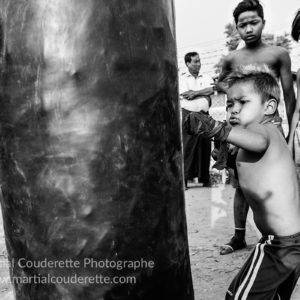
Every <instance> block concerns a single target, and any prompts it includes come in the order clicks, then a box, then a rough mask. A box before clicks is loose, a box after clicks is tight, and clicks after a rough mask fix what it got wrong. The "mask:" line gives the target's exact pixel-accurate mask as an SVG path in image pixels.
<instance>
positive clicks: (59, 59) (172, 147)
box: [0, 0, 193, 300]
mask: <svg viewBox="0 0 300 300" xmlns="http://www.w3.org/2000/svg"><path fill="white" fill-rule="evenodd" d="M1 17H2V20H1V21H2V25H3V32H2V40H1V43H2V44H1V49H2V53H1V55H2V60H1V62H2V64H1V86H0V89H1V94H0V96H1V98H0V126H1V132H0V139H1V140H0V155H1V157H0V162H1V188H2V193H3V200H2V211H3V219H4V228H5V234H6V244H7V250H8V255H9V259H10V262H11V277H12V281H13V284H14V290H15V294H16V299H18V300H19V299H21V300H23V299H24V300H27V299H28V300H29V299H31V300H33V299H34V300H47V299H49V300H61V299H62V300H77V299H84V300H90V299H91V300H100V299H118V300H120V299H130V300H134V299H141V300H148V299H149V300H159V299H162V300H168V299H172V300H176V299H178V300H192V299H193V288H192V280H191V272H190V263H189V252H188V243H187V231H186V218H185V210H184V192H183V183H182V182H183V179H182V158H181V139H180V124H179V123H180V120H179V108H178V101H177V99H178V93H177V63H176V50H175V49H176V47H175V30H174V11H173V3H172V0H139V1H138V0H1Z"/></svg>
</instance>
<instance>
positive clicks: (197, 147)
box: [179, 52, 214, 188]
mask: <svg viewBox="0 0 300 300" xmlns="http://www.w3.org/2000/svg"><path fill="white" fill-rule="evenodd" d="M184 61H185V64H186V66H187V70H186V71H185V72H183V73H182V74H180V76H179V93H180V104H181V108H182V120H184V119H185V116H186V115H187V114H189V113H190V112H191V111H194V112H198V111H203V112H205V113H207V114H208V110H209V107H210V105H211V99H210V95H212V94H213V93H214V91H213V84H214V81H213V79H212V78H211V77H210V76H208V75H202V74H200V69H201V60H200V57H199V54H198V53H197V52H189V53H187V54H186V55H185V57H184ZM182 136H183V154H184V177H185V187H186V188H187V183H188V180H193V179H194V178H197V179H198V182H199V183H203V186H204V187H209V186H211V183H210V175H209V166H210V154H211V142H210V140H208V139H206V138H204V137H200V136H192V135H188V134H187V133H185V132H184V130H182Z"/></svg>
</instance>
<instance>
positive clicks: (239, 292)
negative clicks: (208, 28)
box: [185, 71, 300, 300]
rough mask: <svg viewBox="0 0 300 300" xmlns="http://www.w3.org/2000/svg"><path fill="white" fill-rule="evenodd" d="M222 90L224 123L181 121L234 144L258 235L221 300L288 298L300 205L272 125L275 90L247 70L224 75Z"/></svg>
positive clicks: (299, 263) (295, 272) (299, 254)
mask: <svg viewBox="0 0 300 300" xmlns="http://www.w3.org/2000/svg"><path fill="white" fill-rule="evenodd" d="M227 94H228V100H227V115H228V119H229V124H228V123H226V122H218V121H215V120H213V119H212V118H211V117H210V116H207V115H205V114H203V113H191V114H190V115H189V116H188V117H187V118H186V121H185V128H186V130H187V131H188V132H190V134H201V135H205V136H207V137H209V138H213V137H214V138H215V139H216V140H220V141H227V142H229V143H231V144H233V145H235V146H237V147H238V148H239V150H238V155H237V160H236V164H237V172H238V177H239V183H240V187H241V190H242V192H243V194H244V196H245V198H246V200H247V202H248V203H249V204H250V206H251V208H252V210H253V215H254V221H255V224H256V226H257V228H258V229H259V230H260V232H261V234H262V238H261V239H260V241H259V242H258V244H257V245H256V247H255V249H254V250H253V252H252V254H251V255H250V257H249V258H248V260H247V261H246V263H245V264H244V266H243V267H242V269H241V270H240V272H239V273H238V274H237V276H236V277H235V278H234V280H233V281H232V283H231V284H230V286H229V289H228V291H227V294H226V300H230V299H235V300H237V299H247V300H271V299H290V296H291V294H292V291H293V289H294V287H295V284H296V282H297V279H298V277H299V275H300V203H299V191H298V184H297V176H296V169H295V166H294V162H293V159H292V156H291V153H290V151H289V148H288V146H287V144H286V141H285V139H284V137H283V136H282V134H281V133H280V132H279V130H278V129H277V127H276V124H275V123H276V122H277V120H276V119H278V117H276V111H277V106H278V102H279V99H280V89H279V86H278V83H277V81H276V79H275V78H274V77H273V76H272V75H270V73H266V72H263V71H249V72H244V73H232V74H231V75H229V77H228V90H227Z"/></svg>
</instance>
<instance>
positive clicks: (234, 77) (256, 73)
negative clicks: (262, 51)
mask: <svg viewBox="0 0 300 300" xmlns="http://www.w3.org/2000/svg"><path fill="white" fill-rule="evenodd" d="M224 81H225V82H226V83H227V86H228V88H230V87H232V86H233V85H234V84H236V83H241V82H249V81H250V82H253V86H254V89H255V90H256V91H257V93H258V94H260V95H261V96H262V101H263V103H264V102H266V101H267V100H269V99H271V98H273V99H275V100H276V101H277V103H279V101H280V88H279V84H278V82H277V80H276V78H275V77H274V75H273V73H272V72H271V70H270V69H269V68H268V67H267V66H266V65H262V66H254V65H248V66H244V67H241V68H239V69H238V70H237V71H235V72H231V73H230V74H229V75H228V76H227V77H226V79H225V80H224Z"/></svg>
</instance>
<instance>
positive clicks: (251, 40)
mask: <svg viewBox="0 0 300 300" xmlns="http://www.w3.org/2000/svg"><path fill="white" fill-rule="evenodd" d="M233 17H234V21H235V24H236V28H237V31H238V33H239V35H240V37H241V39H242V40H243V41H244V42H245V46H244V47H243V48H241V49H238V50H236V51H232V52H231V53H229V54H228V55H227V56H226V57H225V59H224V62H223V65H222V71H221V74H220V76H219V84H218V87H219V89H221V90H223V91H225V92H226V89H225V88H224V86H223V84H222V81H223V79H224V78H225V77H226V75H227V74H228V73H230V72H232V71H233V70H237V69H239V68H240V67H241V66H245V65H256V66H259V65H262V64H265V65H267V66H268V67H269V68H270V69H271V70H272V71H273V73H274V75H275V76H276V77H277V78H278V79H280V81H281V86H282V90H283V97H284V102H285V107H286V113H287V119H288V123H289V125H290V124H291V120H292V116H293V112H294V109H295V93H294V89H293V78H292V72H291V59H290V56H289V54H288V52H287V51H286V50H285V49H284V48H282V47H279V46H271V45H267V44H266V43H264V42H263V41H262V31H263V29H264V26H265V19H264V12H263V7H262V6H261V4H260V2H259V1H258V0H244V1H241V2H240V3H239V4H238V5H237V6H236V8H235V9H234V11H233ZM232 153H233V157H234V156H236V151H234V150H233V152H232ZM233 210H234V225H235V233H234V236H233V237H232V238H231V240H230V241H229V242H228V243H226V244H225V245H223V246H221V251H220V254H228V253H232V252H233V251H235V250H238V249H242V248H245V247H246V246H247V244H246V241H245V233H246V219H247V214H248V210H249V205H248V203H247V201H245V197H244V194H243V192H242V190H241V189H240V188H239V186H237V188H236V190H235V195H234V205H233Z"/></svg>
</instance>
